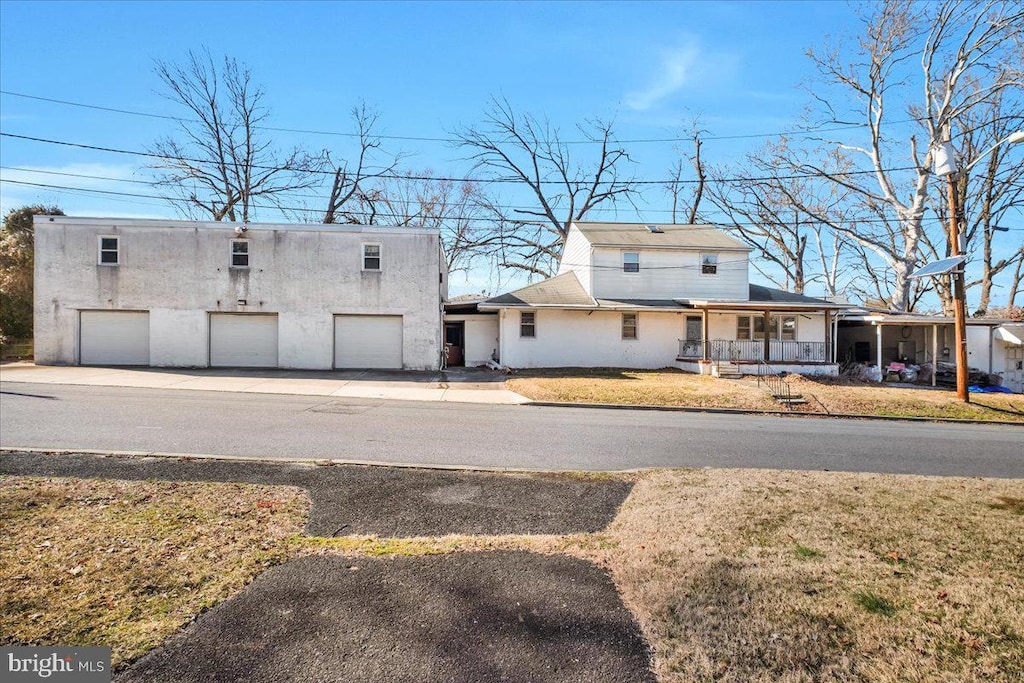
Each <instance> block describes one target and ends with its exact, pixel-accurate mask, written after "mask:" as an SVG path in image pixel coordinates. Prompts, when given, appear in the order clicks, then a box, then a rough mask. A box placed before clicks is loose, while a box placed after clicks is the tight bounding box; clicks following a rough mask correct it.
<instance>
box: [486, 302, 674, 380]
mask: <svg viewBox="0 0 1024 683" xmlns="http://www.w3.org/2000/svg"><path fill="white" fill-rule="evenodd" d="M536 313H537V336H536V338H534V339H522V338H520V336H519V315H518V311H506V312H505V315H503V316H502V321H501V335H502V358H501V362H502V364H503V365H507V366H509V367H513V368H555V367H620V368H664V367H669V366H672V365H673V364H674V363H675V360H676V356H678V355H679V339H680V338H681V337H682V336H683V333H684V328H685V324H686V323H685V320H686V316H685V315H683V314H682V313H674V312H664V313H659V312H647V313H640V314H639V318H638V321H637V324H638V327H637V336H638V338H637V339H630V340H624V339H622V313H621V312H617V311H598V312H594V313H592V314H590V315H588V314H587V313H588V312H587V311H565V310H557V309H541V310H537V311H536Z"/></svg>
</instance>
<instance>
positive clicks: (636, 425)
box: [0, 383, 1024, 478]
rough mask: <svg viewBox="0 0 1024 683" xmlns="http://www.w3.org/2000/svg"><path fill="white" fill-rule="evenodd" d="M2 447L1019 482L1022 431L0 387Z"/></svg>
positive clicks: (1023, 473) (1023, 460) (1023, 465)
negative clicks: (728, 469)
mask: <svg viewBox="0 0 1024 683" xmlns="http://www.w3.org/2000/svg"><path fill="white" fill-rule="evenodd" d="M0 446H4V447H8V448H10V447H25V448H53V449H100V450H128V451H155V452H161V453H202V454H216V455H232V456H243V457H263V458H334V459H344V460H353V461H366V462H391V463H409V464H422V465H468V466H474V467H514V468H529V469H586V470H619V469H630V468H638V467H759V468H778V469H804V470H843V471H864V472H889V473H916V474H934V475H959V476H988V477H1015V478H1024V428H1021V427H1015V426H1000V425H967V424H937V423H909V422H881V421H869V420H838V419H821V418H799V417H764V416H752V415H751V416H738V415H723V414H711V413H709V414H699V413H679V412H657V411H634V410H614V409H587V408H551V407H536V406H533V407H531V406H494V405H479V404H446V403H428V402H415V403H413V402H398V401H390V402H383V401H374V400H359V399H325V397H323V396H310V397H305V396H275V395H255V394H235V393H220V392H189V391H183V390H174V391H172V390H160V389H133V388H120V387H87V386H67V385H62V386H55V385H40V384H36V385H33V384H25V383H5V384H0Z"/></svg>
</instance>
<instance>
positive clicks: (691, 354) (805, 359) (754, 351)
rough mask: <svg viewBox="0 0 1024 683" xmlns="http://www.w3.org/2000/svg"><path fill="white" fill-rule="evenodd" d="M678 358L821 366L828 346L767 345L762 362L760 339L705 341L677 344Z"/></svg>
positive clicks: (798, 344)
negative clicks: (766, 355) (815, 364)
mask: <svg viewBox="0 0 1024 683" xmlns="http://www.w3.org/2000/svg"><path fill="white" fill-rule="evenodd" d="M679 358H680V359H685V360H701V359H704V358H707V359H708V360H712V361H731V362H744V361H746V362H757V361H762V360H763V361H767V362H769V363H825V362H828V345H827V344H826V343H825V342H803V341H781V340H776V339H773V340H771V341H769V342H768V357H767V358H765V346H764V340H763V339H709V340H707V341H692V340H686V339H680V340H679Z"/></svg>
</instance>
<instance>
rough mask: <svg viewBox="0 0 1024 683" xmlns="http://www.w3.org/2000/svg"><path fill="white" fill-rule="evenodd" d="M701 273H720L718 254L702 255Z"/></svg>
mask: <svg viewBox="0 0 1024 683" xmlns="http://www.w3.org/2000/svg"><path fill="white" fill-rule="evenodd" d="M700 274H701V275H718V254H701V255H700Z"/></svg>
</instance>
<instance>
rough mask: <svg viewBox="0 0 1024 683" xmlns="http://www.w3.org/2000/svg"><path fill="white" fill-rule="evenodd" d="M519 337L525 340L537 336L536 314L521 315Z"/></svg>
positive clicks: (526, 313)
mask: <svg viewBox="0 0 1024 683" xmlns="http://www.w3.org/2000/svg"><path fill="white" fill-rule="evenodd" d="M519 336H520V337H523V338H524V339H533V338H535V337H536V336H537V314H536V313H534V312H532V311H529V312H527V311H523V312H522V313H520V314H519Z"/></svg>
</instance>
